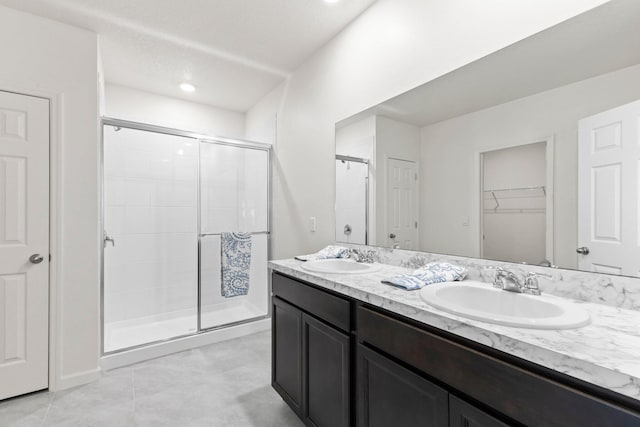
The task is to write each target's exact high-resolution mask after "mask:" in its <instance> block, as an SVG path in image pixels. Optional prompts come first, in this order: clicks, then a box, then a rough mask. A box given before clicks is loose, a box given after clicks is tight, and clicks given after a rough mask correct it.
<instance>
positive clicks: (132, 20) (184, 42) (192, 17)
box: [0, 0, 376, 112]
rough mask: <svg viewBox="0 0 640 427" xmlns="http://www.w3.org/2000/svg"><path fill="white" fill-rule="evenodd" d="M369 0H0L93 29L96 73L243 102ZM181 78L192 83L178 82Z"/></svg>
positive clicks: (235, 104) (175, 93)
mask: <svg viewBox="0 0 640 427" xmlns="http://www.w3.org/2000/svg"><path fill="white" fill-rule="evenodd" d="M375 1H376V0H342V1H340V2H338V3H331V4H330V3H326V2H325V1H323V0H180V1H175V0H135V1H131V0H0V5H4V6H7V7H11V8H14V9H18V10H22V11H25V12H28V13H32V14H35V15H40V16H43V17H46V18H50V19H53V20H56V21H60V22H64V23H68V24H71V25H74V26H77V27H81V28H85V29H89V30H92V31H94V32H97V33H98V34H99V35H100V50H101V54H102V59H103V64H104V74H105V80H106V81H107V82H108V83H115V84H120V85H124V86H130V87H134V88H137V89H142V90H145V91H149V92H154V93H158V94H162V95H167V96H172V97H177V98H182V99H188V100H192V101H195V102H200V103H205V104H209V105H213V106H217V107H222V108H227V109H230V110H234V111H241V112H244V111H246V110H248V109H249V108H250V107H252V106H253V105H254V104H255V103H256V102H257V101H258V100H260V99H261V98H262V97H263V96H264V95H266V94H267V93H268V92H269V91H270V90H271V89H273V88H274V87H275V86H277V85H278V84H279V83H281V82H282V81H283V80H284V79H286V78H287V76H288V75H290V74H291V73H292V71H293V70H295V69H296V68H297V67H298V66H299V65H300V64H301V63H302V62H304V60H305V59H307V58H308V57H309V56H311V55H312V54H313V53H314V52H315V51H316V50H318V49H319V48H320V47H321V46H323V45H324V44H325V43H327V42H328V41H329V40H330V39H331V38H333V37H334V36H335V35H336V34H338V33H339V32H340V31H341V30H342V29H343V28H344V27H346V26H347V25H348V24H349V23H350V22H351V21H352V20H353V19H355V18H356V17H357V16H358V15H360V14H361V13H362V12H363V11H364V10H365V9H367V8H368V7H369V6H370V5H371V4H372V3H374V2H375ZM183 81H190V82H192V83H193V84H194V85H195V86H196V87H197V90H196V92H194V93H192V94H185V93H183V92H181V91H180V89H178V84H179V83H181V82H183Z"/></svg>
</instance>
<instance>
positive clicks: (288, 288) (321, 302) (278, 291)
mask: <svg viewBox="0 0 640 427" xmlns="http://www.w3.org/2000/svg"><path fill="white" fill-rule="evenodd" d="M271 284H272V290H273V295H276V296H278V297H279V298H281V299H283V300H286V301H289V302H290V303H291V304H293V305H295V306H297V307H299V308H301V309H302V310H304V311H306V312H308V313H310V314H313V315H314V316H316V317H318V318H320V319H322V320H324V321H325V322H327V323H330V324H332V325H333V326H335V327H337V328H339V329H341V330H343V331H345V332H350V331H351V322H350V313H351V303H350V302H349V301H348V300H346V299H343V298H340V297H337V296H335V295H331V294H329V293H327V292H325V291H322V290H320V289H316V288H314V287H312V286H309V285H307V284H305V283H303V282H301V281H298V280H295V279H291V278H289V277H286V276H283V275H281V274H278V273H273V275H272V282H271Z"/></svg>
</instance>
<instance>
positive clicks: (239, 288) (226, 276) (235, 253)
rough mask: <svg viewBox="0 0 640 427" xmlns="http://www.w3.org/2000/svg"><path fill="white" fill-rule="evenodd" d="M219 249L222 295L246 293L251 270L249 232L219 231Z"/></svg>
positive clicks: (226, 296)
mask: <svg viewBox="0 0 640 427" xmlns="http://www.w3.org/2000/svg"><path fill="white" fill-rule="evenodd" d="M220 251H221V253H220V255H221V258H222V287H221V292H222V296H223V297H225V298H230V297H236V296H239V295H247V294H248V293H249V274H250V272H251V233H230V232H225V233H221V235H220Z"/></svg>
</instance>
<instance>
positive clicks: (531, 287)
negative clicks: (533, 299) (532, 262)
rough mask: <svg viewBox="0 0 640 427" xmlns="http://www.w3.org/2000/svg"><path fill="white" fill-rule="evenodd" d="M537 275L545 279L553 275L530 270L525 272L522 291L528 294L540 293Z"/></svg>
mask: <svg viewBox="0 0 640 427" xmlns="http://www.w3.org/2000/svg"><path fill="white" fill-rule="evenodd" d="M538 277H544V278H545V279H551V278H552V277H553V276H551V275H550V274H545V273H536V272H535V271H530V272H529V273H527V277H526V278H525V279H524V289H523V292H524V293H526V294H529V295H540V294H541V292H540V287H539V286H538Z"/></svg>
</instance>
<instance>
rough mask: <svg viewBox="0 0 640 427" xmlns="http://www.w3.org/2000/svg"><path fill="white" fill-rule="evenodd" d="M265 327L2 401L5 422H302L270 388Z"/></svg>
mask: <svg viewBox="0 0 640 427" xmlns="http://www.w3.org/2000/svg"><path fill="white" fill-rule="evenodd" d="M270 382H271V334H270V333H269V332H261V333H257V334H253V335H249V336H246V337H242V338H238V339H234V340H230V341H224V342H219V343H216V344H212V345H209V346H205V347H200V348H198V349H194V350H189V351H184V352H181V353H177V354H173V355H170V356H165V357H162V358H158V359H154V360H149V361H146V362H142V363H139V364H136V365H133V366H129V367H126V368H120V369H116V370H113V371H109V372H106V373H105V374H104V376H103V377H102V379H100V380H99V381H96V382H94V383H91V384H88V385H85V386H81V387H76V388H74V389H71V390H65V391H61V392H56V393H47V392H42V393H36V394H32V395H29V396H26V397H20V398H15V399H10V400H6V401H0V426H2V427H31V426H33V427H36V426H37V427H41V426H46V427H53V426H56V427H60V426H69V427H84V426H96V427H103V426H104V427H129V426H131V427H134V426H141V427H143V426H153V427H162V426H170V427H177V426H203V427H205V426H206V427H251V426H260V427H288V426H290V427H302V426H303V425H302V423H301V422H300V421H299V420H298V418H297V417H296V415H295V414H294V413H293V411H291V409H289V407H288V406H287V405H286V404H285V403H284V402H283V401H282V399H281V398H280V397H279V396H278V395H277V394H276V392H275V391H274V390H273V389H272V388H271V385H270Z"/></svg>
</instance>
